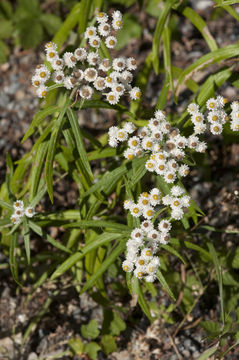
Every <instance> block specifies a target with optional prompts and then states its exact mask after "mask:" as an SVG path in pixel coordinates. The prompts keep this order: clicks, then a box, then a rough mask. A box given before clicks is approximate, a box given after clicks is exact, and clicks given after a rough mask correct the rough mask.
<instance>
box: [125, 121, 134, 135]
mask: <svg viewBox="0 0 239 360" xmlns="http://www.w3.org/2000/svg"><path fill="white" fill-rule="evenodd" d="M135 129H136V127H135V125H134V124H133V123H132V122H130V121H128V122H127V123H125V124H124V130H125V131H127V132H128V133H129V134H132V133H133V132H134V131H135Z"/></svg>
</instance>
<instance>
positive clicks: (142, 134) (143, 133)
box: [138, 126, 150, 138]
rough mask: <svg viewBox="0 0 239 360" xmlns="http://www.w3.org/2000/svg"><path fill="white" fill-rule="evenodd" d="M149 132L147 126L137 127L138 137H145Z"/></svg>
mask: <svg viewBox="0 0 239 360" xmlns="http://www.w3.org/2000/svg"><path fill="white" fill-rule="evenodd" d="M149 134H150V132H149V129H148V127H147V126H144V127H142V128H139V130H138V136H139V137H140V138H145V137H146V136H148V135H149Z"/></svg>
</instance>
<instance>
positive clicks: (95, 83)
mask: <svg viewBox="0 0 239 360" xmlns="http://www.w3.org/2000/svg"><path fill="white" fill-rule="evenodd" d="M112 18H113V19H112V22H111V24H110V23H109V22H108V15H107V14H105V13H103V12H100V13H99V14H98V16H97V19H96V20H97V23H98V25H97V26H90V27H88V28H87V29H86V31H85V34H84V36H85V39H86V40H87V41H88V44H89V50H88V51H87V49H85V48H83V47H81V48H77V49H76V50H75V51H74V53H73V52H65V53H64V55H63V57H62V58H60V55H59V54H58V52H57V46H56V44H54V43H52V42H49V43H47V44H46V46H45V50H46V58H47V60H48V61H49V62H50V64H51V67H52V69H53V73H52V74H51V72H50V71H49V69H48V68H47V67H46V66H45V65H38V66H37V68H36V72H35V74H34V76H33V77H32V84H33V86H35V87H36V88H37V90H36V92H37V95H38V96H39V97H40V98H43V97H45V96H46V95H47V92H48V87H47V86H46V82H47V81H48V80H52V81H54V82H55V83H57V84H63V85H64V86H65V88H66V89H69V90H71V89H73V88H75V89H77V91H78V95H79V97H81V98H82V99H86V100H89V99H91V97H92V96H93V94H94V91H95V90H97V91H100V92H101V93H102V94H104V95H105V96H106V100H107V101H108V102H109V103H110V104H112V105H114V104H117V103H118V102H119V100H120V97H121V96H122V95H124V94H125V93H128V94H129V95H130V98H131V100H137V99H139V98H140V97H141V91H140V89H139V88H138V87H132V86H131V82H132V80H133V75H132V71H133V70H135V69H136V68H137V65H136V60H135V59H134V58H133V57H130V58H125V57H116V58H114V59H113V61H111V60H110V59H108V58H101V57H100V55H99V52H98V49H99V47H100V44H101V42H102V43H104V44H105V45H106V47H108V48H109V49H113V48H114V47H115V46H116V44H117V39H116V37H115V36H113V35H112V31H113V32H114V34H115V32H116V31H117V30H119V29H120V28H121V27H122V25H123V22H122V14H121V13H120V11H115V12H114V13H113V15H112Z"/></svg>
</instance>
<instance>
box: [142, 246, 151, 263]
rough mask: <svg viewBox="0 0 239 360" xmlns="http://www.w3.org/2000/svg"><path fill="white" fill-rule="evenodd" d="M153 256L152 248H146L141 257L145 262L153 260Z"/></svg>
mask: <svg viewBox="0 0 239 360" xmlns="http://www.w3.org/2000/svg"><path fill="white" fill-rule="evenodd" d="M152 255H153V254H152V250H151V249H150V248H147V247H146V248H144V249H142V251H141V256H142V258H143V259H145V260H151V259H152V257H153V256H152Z"/></svg>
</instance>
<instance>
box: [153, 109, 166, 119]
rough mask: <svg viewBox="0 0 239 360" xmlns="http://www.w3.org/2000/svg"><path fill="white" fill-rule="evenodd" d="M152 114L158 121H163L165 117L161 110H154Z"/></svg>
mask: <svg viewBox="0 0 239 360" xmlns="http://www.w3.org/2000/svg"><path fill="white" fill-rule="evenodd" d="M154 116H155V118H156V119H157V120H159V121H164V120H165V119H166V117H165V114H164V112H163V111H162V110H157V111H155V113H154Z"/></svg>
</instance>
